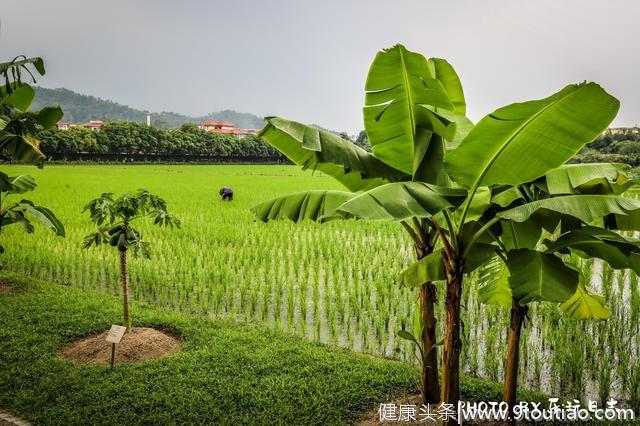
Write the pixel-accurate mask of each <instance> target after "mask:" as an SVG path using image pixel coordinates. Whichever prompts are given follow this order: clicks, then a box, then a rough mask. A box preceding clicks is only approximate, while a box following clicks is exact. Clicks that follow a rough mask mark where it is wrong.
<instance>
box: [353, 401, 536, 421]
mask: <svg viewBox="0 0 640 426" xmlns="http://www.w3.org/2000/svg"><path fill="white" fill-rule="evenodd" d="M380 404H387V405H392V406H393V405H395V418H396V419H401V420H400V421H390V420H387V419H389V418H394V417H393V415H389V414H391V413H389V412H387V415H389V416H388V417H386V416H384V415H383V418H385V417H386V418H385V420H383V421H381V420H380V417H381V416H380V409H381V407H380V405H377V406H375V407H372V408H371V409H370V410H369V411H368V412H367V413H366V414H365V415H364V416H363V417H362V418H360V420H358V421H357V422H355V424H354V425H355V426H381V425H385V426H386V425H389V426H391V425H424V426H428V425H438V424H440V421H439V419H438V410H439V407H438V404H430V406H429V413H431V414H433V416H434V417H430V416H426V415H425V414H424V412H421V411H420V407H421V406H422V398H421V397H420V394H417V395H407V396H405V397H403V398H399V399H396V400H393V401H381V402H380ZM401 405H405V406H406V405H411V406H415V420H407V418H408V416H407V415H408V414H413V413H412V412H411V411H407V410H401V408H400V406H401ZM387 411H388V409H387ZM392 411H393V410H392ZM401 411H404V412H403V413H401ZM454 423H455V424H457V422H454ZM463 424H465V425H483V426H502V425H517V426H520V425H525V424H526V423H523V422H520V421H518V422H515V423H509V422H506V421H491V420H484V421H474V420H464V421H463Z"/></svg>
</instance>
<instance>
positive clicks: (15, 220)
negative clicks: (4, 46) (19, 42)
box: [0, 56, 65, 253]
mask: <svg viewBox="0 0 640 426" xmlns="http://www.w3.org/2000/svg"><path fill="white" fill-rule="evenodd" d="M31 69H33V70H35V71H37V73H39V74H40V75H44V73H45V69H44V62H43V61H42V59H41V58H26V57H25V56H18V57H16V58H14V59H13V60H11V61H9V62H3V63H0V78H1V79H3V80H4V82H5V84H4V85H3V86H0V157H2V158H3V159H5V160H9V161H11V160H13V161H18V162H24V163H31V164H38V165H39V166H40V167H41V166H42V163H43V161H44V158H45V157H44V155H43V154H42V152H41V151H40V150H39V149H38V147H39V141H38V140H37V139H36V138H35V135H36V134H37V133H38V132H39V131H40V130H42V129H47V128H49V127H52V126H53V125H55V123H56V121H57V120H59V119H60V117H61V116H62V111H61V110H60V107H44V108H42V109H41V110H39V111H35V112H34V111H31V110H30V107H31V104H32V103H33V100H34V97H35V91H34V90H33V88H32V87H31V86H29V84H27V83H26V82H24V79H23V74H24V73H27V74H28V75H29V76H30V77H31V79H32V80H33V81H34V82H35V77H34V76H33V73H32V71H31ZM36 186H37V185H36V183H35V180H34V179H33V178H32V177H31V176H27V175H22V176H17V177H10V176H8V175H6V174H5V173H3V172H0V231H2V229H3V228H4V227H6V226H8V225H13V224H19V225H21V227H22V229H23V230H24V231H25V232H27V233H32V232H33V231H34V230H35V228H34V226H33V224H32V221H33V220H35V221H37V222H40V223H41V224H42V225H44V226H45V227H47V228H49V229H51V230H52V231H53V232H54V233H55V234H56V235H59V236H64V235H65V230H64V226H63V225H62V223H61V222H60V221H59V220H58V219H57V218H56V216H55V215H54V214H53V212H52V211H51V210H49V209H47V208H46V207H42V206H40V205H37V204H35V203H34V202H32V201H30V200H26V199H20V200H16V199H15V197H13V195H18V194H24V193H26V192H29V191H33V190H34V189H35V188H36ZM0 253H4V247H2V246H0Z"/></svg>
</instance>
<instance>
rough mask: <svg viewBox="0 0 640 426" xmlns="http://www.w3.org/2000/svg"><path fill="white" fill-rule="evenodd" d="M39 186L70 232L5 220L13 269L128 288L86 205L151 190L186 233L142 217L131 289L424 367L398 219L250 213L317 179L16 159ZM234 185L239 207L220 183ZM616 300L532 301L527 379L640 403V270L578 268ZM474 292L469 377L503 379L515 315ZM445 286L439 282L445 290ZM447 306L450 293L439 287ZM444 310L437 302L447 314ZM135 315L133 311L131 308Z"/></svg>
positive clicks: (467, 294) (467, 326)
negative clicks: (571, 309) (598, 303)
mask: <svg viewBox="0 0 640 426" xmlns="http://www.w3.org/2000/svg"><path fill="white" fill-rule="evenodd" d="M4 170H5V171H6V173H8V174H10V175H17V174H30V175H32V176H34V177H35V178H36V180H37V182H38V184H39V187H38V189H37V190H36V191H35V192H33V193H30V194H29V196H30V197H29V198H30V199H33V200H34V201H37V202H38V203H40V204H42V205H44V206H47V207H49V208H51V209H52V210H53V211H55V212H56V214H57V215H58V217H59V218H60V219H61V220H62V222H63V223H64V224H65V227H66V229H67V237H66V238H60V237H56V236H54V235H53V233H50V232H49V231H48V230H45V229H43V228H42V227H39V226H37V230H36V233H35V234H34V235H30V236H25V234H24V233H23V231H22V230H21V229H20V228H19V227H9V228H6V230H4V231H3V233H2V236H1V237H0V239H1V240H2V245H3V246H5V248H6V250H7V251H6V253H5V254H4V255H2V257H0V262H1V264H2V267H3V268H4V269H5V270H9V271H12V272H16V273H19V274H23V275H26V276H31V277H34V278H39V279H44V280H48V281H52V282H57V283H60V284H67V285H71V286H75V287H81V288H87V289H92V290H97V291H100V292H104V293H108V294H114V295H117V294H119V290H120V288H119V281H118V258H117V256H118V253H117V251H116V250H114V249H113V248H112V247H109V246H106V247H100V248H92V249H91V250H84V249H82V238H83V236H84V235H86V234H88V233H89V232H91V231H92V230H93V227H92V224H91V222H90V221H89V218H88V216H87V214H86V213H85V214H82V213H81V212H82V209H83V206H84V205H85V204H86V203H87V202H88V201H89V200H90V199H92V198H94V197H96V196H98V195H100V194H101V193H103V192H115V193H120V192H123V191H134V190H136V189H138V188H146V189H148V190H150V191H151V192H153V193H156V194H158V195H160V196H161V197H163V198H164V199H165V200H167V202H168V204H169V208H170V211H172V212H174V213H175V214H176V215H177V216H178V217H179V218H180V219H181V220H182V221H183V227H182V229H180V230H175V229H174V230H167V229H164V228H157V227H154V226H151V224H147V225H144V224H142V225H140V229H141V231H142V232H143V233H144V234H145V239H146V240H147V241H149V242H150V243H151V244H152V258H151V260H143V259H132V260H131V262H130V275H131V284H130V285H131V288H130V292H131V293H132V297H133V298H134V299H136V300H139V301H143V302H147V303H149V304H152V305H159V306H165V307H170V308H172V309H175V310H178V311H188V312H198V313H206V314H210V315H211V316H215V317H223V318H228V319H233V320H237V321H241V322H248V323H260V324H266V325H268V326H270V327H272V328H274V329H278V330H280V331H283V332H285V333H288V334H291V335H296V336H300V337H302V338H305V339H309V340H312V341H319V342H322V343H326V344H329V345H335V346H339V347H343V348H346V349H350V350H354V351H358V352H364V353H369V354H374V355H382V356H387V357H392V358H396V359H401V360H405V361H407V362H414V355H413V352H412V351H413V348H412V346H410V345H409V344H408V343H407V342H406V341H403V340H400V339H398V338H397V337H396V334H397V332H398V331H399V330H401V329H409V330H411V329H412V328H413V318H414V315H413V313H414V310H415V308H416V299H417V291H416V290H411V289H407V288H402V287H400V286H399V285H398V284H397V283H396V279H395V277H396V276H397V274H398V273H399V272H400V271H401V270H402V269H403V268H404V267H406V266H407V265H408V264H409V263H410V262H411V260H412V258H413V256H414V254H413V251H412V247H411V244H410V242H409V239H408V238H407V237H406V236H405V234H404V232H403V231H402V228H401V227H400V226H399V225H398V224H395V223H382V222H378V223H366V222H359V221H353V220H351V221H345V222H331V223H328V224H323V225H319V224H316V223H311V222H309V223H304V224H298V225H296V224H292V223H289V222H274V223H267V224H264V223H262V222H256V221H255V220H254V218H253V216H252V214H251V212H250V211H249V208H250V207H252V206H253V205H255V204H257V203H260V202H262V201H265V200H267V199H270V198H273V197H276V196H279V195H283V194H287V193H291V192H295V191H303V190H308V189H339V188H340V187H339V184H337V183H335V182H334V181H333V180H331V179H330V178H328V177H326V176H323V175H321V174H318V173H315V174H314V173H311V172H303V171H300V170H299V169H298V168H296V167H294V166H266V165H233V166H231V165H211V166H204V165H198V166H171V165H126V166H125V165H88V166H84V165H48V166H47V167H45V168H44V169H42V170H38V169H36V168H34V167H26V166H9V167H5V168H4ZM222 186H231V187H232V188H233V189H234V192H235V196H234V201H233V202H223V201H221V200H220V199H219V196H218V194H217V190H218V188H220V187H222ZM581 265H582V267H583V270H584V271H585V273H586V275H587V277H588V279H589V280H590V281H591V283H592V288H593V289H594V290H599V291H600V292H601V293H602V294H604V295H605V296H606V298H607V300H608V301H609V306H610V308H611V310H612V314H611V318H610V319H609V320H608V321H601V322H577V321H574V320H570V319H568V318H566V317H565V316H564V315H563V314H562V312H561V311H560V310H559V309H558V308H557V306H556V305H553V304H533V305H532V309H531V310H530V313H529V318H528V320H527V321H526V325H525V331H524V333H523V342H522V354H521V358H522V363H521V364H522V373H521V374H522V377H523V382H524V385H525V386H524V387H526V388H529V389H532V390H541V391H543V392H546V393H548V394H550V395H558V396H570V397H575V398H580V399H583V400H585V399H597V400H600V401H602V400H605V399H607V398H608V397H610V396H613V397H615V398H617V399H621V400H625V401H629V402H630V403H631V405H632V406H634V407H636V408H639V406H640V354H639V353H638V347H639V346H640V345H639V343H640V332H639V319H640V289H639V284H640V283H639V282H638V277H636V276H635V275H634V274H633V273H630V272H627V271H613V270H612V269H610V268H609V267H608V266H607V265H603V264H602V263H600V262H598V261H595V262H582V263H581ZM468 282H469V285H467V286H466V288H465V289H464V300H463V306H464V310H463V320H464V333H465V335H466V336H480V338H479V339H476V338H475V337H474V339H473V341H474V342H481V344H479V345H465V346H464V348H463V352H464V353H463V359H462V366H463V369H464V371H465V372H466V373H468V374H471V375H476V376H479V377H486V378H489V379H493V380H501V379H502V376H503V360H504V357H505V353H506V346H507V344H506V334H507V328H508V318H509V312H508V311H507V310H503V309H500V308H497V307H492V306H484V305H482V304H480V303H479V302H478V301H477V297H476V296H477V286H476V284H475V283H474V280H473V279H472V280H470V281H468ZM440 290H442V289H440ZM440 300H444V297H443V295H442V293H441V297H440ZM442 308H443V307H442V304H439V306H438V309H440V310H442ZM132 315H133V316H134V318H135V315H136V312H135V310H134V311H133V312H132Z"/></svg>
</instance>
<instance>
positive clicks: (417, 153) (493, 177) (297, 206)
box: [255, 46, 640, 404]
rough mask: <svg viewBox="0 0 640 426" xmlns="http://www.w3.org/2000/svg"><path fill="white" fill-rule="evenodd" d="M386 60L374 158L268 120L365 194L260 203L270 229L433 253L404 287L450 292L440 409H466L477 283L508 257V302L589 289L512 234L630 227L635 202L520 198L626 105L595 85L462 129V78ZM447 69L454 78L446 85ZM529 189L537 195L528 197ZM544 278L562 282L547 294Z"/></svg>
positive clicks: (274, 130) (368, 112)
mask: <svg viewBox="0 0 640 426" xmlns="http://www.w3.org/2000/svg"><path fill="white" fill-rule="evenodd" d="M394 49H395V50H396V51H395V52H394ZM392 52H393V53H392ZM394 55H395V58H394ZM376 62H378V64H379V65H381V67H380V69H381V71H380V72H379V73H375V72H374V73H372V72H371V71H370V74H369V77H368V79H367V85H366V89H367V97H366V102H365V103H366V105H365V108H364V122H365V129H366V130H367V134H368V136H369V140H370V143H371V146H372V154H371V155H370V156H366V155H361V153H359V152H357V151H356V154H352V153H350V152H348V151H347V150H346V149H342V147H341V148H335V144H334V145H329V144H326V143H324V144H323V143H322V140H323V139H325V140H326V139H328V137H327V136H326V135H323V134H322V133H319V132H318V131H317V130H316V129H313V128H311V127H306V126H303V125H301V124H299V123H293V122H288V121H286V120H282V119H280V118H274V117H270V118H269V119H268V123H267V125H266V127H265V128H264V129H263V130H262V132H261V135H262V137H263V138H264V139H265V140H266V141H267V142H269V143H271V144H272V145H273V146H274V147H276V148H277V149H279V150H280V151H281V152H283V154H285V155H287V156H288V157H289V158H291V159H292V160H293V161H294V162H295V163H296V164H300V165H302V166H303V167H307V168H315V169H319V170H321V171H323V172H325V173H327V174H329V175H331V176H334V177H336V178H337V179H338V180H341V181H342V182H343V183H345V182H346V183H345V184H346V185H347V187H348V188H349V186H348V184H349V183H353V182H357V183H358V187H357V188H349V189H351V190H360V191H364V192H361V193H358V194H350V193H339V194H333V193H330V192H327V191H322V192H310V193H298V194H294V195H291V196H284V197H280V198H278V199H276V200H273V201H271V202H267V203H264V204H262V205H260V206H258V207H257V208H256V209H255V212H256V213H257V215H258V217H259V218H260V219H262V220H269V219H275V218H279V217H285V218H289V219H292V220H296V221H297V220H302V219H305V218H310V219H315V220H319V221H324V220H328V219H331V218H336V217H338V218H352V217H355V218H359V219H364V220H395V221H397V222H400V223H401V224H403V226H404V227H405V229H407V231H408V232H409V233H410V234H411V235H412V236H414V235H415V238H416V239H419V241H420V240H421V241H422V242H424V241H430V242H431V241H433V245H431V247H430V248H431V252H430V253H428V254H426V255H425V256H424V257H422V258H420V259H419V260H418V261H417V262H416V263H414V264H413V265H411V266H410V267H409V268H408V269H407V270H406V271H404V272H403V274H401V276H400V279H399V281H400V282H401V283H403V284H405V285H410V286H416V287H420V286H423V285H424V284H425V283H432V282H438V281H443V282H444V283H445V284H444V285H445V286H446V300H445V335H444V339H443V351H442V374H441V376H442V385H441V392H440V400H441V401H443V402H446V403H450V404H456V403H457V402H458V400H459V395H460V389H459V376H460V353H461V348H462V339H461V336H460V327H461V320H460V308H461V306H460V303H461V293H462V288H463V284H464V281H465V279H466V277H468V275H469V274H470V273H471V272H473V271H474V270H475V269H477V268H478V267H480V266H482V265H483V264H486V263H487V262H490V261H491V259H492V258H494V256H499V258H500V259H501V260H502V261H503V262H505V263H506V264H507V265H509V266H511V271H512V273H511V278H510V279H509V280H510V281H509V282H510V288H511V291H512V292H513V294H514V295H515V296H516V297H517V298H518V299H519V300H520V301H523V302H524V303H526V302H528V301H533V300H544V299H545V298H546V297H547V296H548V295H550V296H549V297H548V298H549V299H551V300H553V301H554V302H558V303H560V302H562V303H564V302H566V301H567V300H569V299H570V298H571V297H572V296H573V295H575V294H576V292H577V291H578V288H579V282H580V277H579V274H578V273H577V271H576V270H575V269H574V268H573V267H572V266H571V265H567V264H565V262H564V260H563V257H562V253H558V252H546V251H541V250H537V249H536V247H535V246H533V245H532V246H531V247H520V246H518V248H517V249H516V248H515V247H512V248H509V247H508V245H509V243H508V241H509V240H510V239H511V240H513V238H514V237H513V232H511V233H509V232H508V230H510V229H515V228H519V229H520V228H521V231H522V232H524V235H525V236H527V240H528V241H534V242H537V239H538V238H539V236H540V235H541V232H542V230H543V229H546V230H547V231H549V232H552V231H554V230H555V229H556V228H560V229H561V230H562V231H563V232H564V231H569V230H578V229H581V227H584V226H596V224H595V223H594V222H597V221H599V222H602V220H603V218H605V223H612V222H615V223H621V224H622V223H623V222H624V221H625V220H626V221H627V222H633V220H632V219H630V218H633V217H634V215H635V214H636V212H637V211H639V210H640V202H639V201H636V200H630V199H626V198H623V197H620V196H619V195H618V193H616V194H614V195H610V194H606V195H603V194H590V193H577V194H575V193H569V194H559V195H557V196H553V197H547V198H545V197H540V198H541V199H538V198H536V197H532V196H526V197H525V196H523V194H522V193H523V192H524V194H527V191H529V192H532V191H533V192H535V191H538V192H540V191H542V190H543V189H544V188H540V187H542V186H543V185H542V183H539V182H536V181H537V180H539V179H542V178H543V177H544V176H545V175H547V173H549V172H551V171H552V170H554V169H556V168H558V167H562V166H563V165H564V164H565V163H566V162H567V161H568V160H569V159H570V158H571V157H572V156H573V155H575V154H576V153H577V152H578V151H579V150H580V149H581V148H582V147H583V146H584V145H585V144H587V143H589V142H591V141H592V140H594V139H595V138H596V137H597V136H598V135H599V134H600V133H601V132H602V131H604V130H605V129H606V128H607V126H608V125H609V123H610V122H611V121H612V120H613V118H614V117H615V115H616V113H617V111H618V108H619V102H618V101H617V99H615V98H614V97H612V96H611V95H609V94H608V93H606V92H605V91H604V90H603V89H602V88H601V87H600V86H598V85H597V84H595V83H586V82H585V83H581V84H573V85H569V86H567V87H565V88H564V89H562V90H560V91H559V92H557V93H555V94H554V95H552V96H550V97H547V98H544V99H540V100H535V101H529V102H524V103H516V104H511V105H508V106H505V107H503V108H499V109H498V110H496V111H494V112H493V113H491V114H489V115H487V116H486V117H485V118H483V119H482V120H480V122H478V123H477V124H476V125H473V124H472V123H471V122H470V121H469V120H468V119H466V118H465V117H464V109H463V108H462V107H461V106H462V105H464V104H463V100H464V98H463V96H462V88H461V85H459V80H458V79H457V76H456V77H455V81H456V82H457V84H452V79H451V76H452V75H455V74H454V73H453V72H452V69H451V68H450V66H448V64H446V62H444V61H440V60H438V61H432V60H427V59H425V58H424V57H422V56H421V55H419V54H414V53H412V54H409V52H408V51H406V49H404V48H402V47H398V46H397V47H395V48H393V49H389V50H385V51H383V52H381V53H380V54H379V55H378V56H377V57H376V61H374V65H375V64H376ZM444 64H446V66H445V65H444ZM373 69H374V66H372V70H373ZM438 70H448V72H443V73H441V74H440V76H441V78H440V79H438V78H436V77H437V76H438ZM407 88H409V89H408V90H407ZM292 147H293V148H292ZM349 149H350V151H351V152H353V151H354V150H355V148H352V147H349ZM381 163H382V164H383V165H381ZM590 167H596V168H597V167H600V166H598V165H595V166H590ZM389 168H391V169H392V170H393V171H396V172H398V173H400V176H398V173H396V172H393V176H390V175H386V176H388V177H387V178H384V176H385V175H383V170H386V171H387V172H388V170H389ZM592 174H593V171H592ZM380 178H383V179H382V181H378V182H376V183H375V185H374V184H371V181H372V180H374V179H380ZM365 182H367V183H369V184H365ZM532 182H536V183H537V186H536V185H533V184H531V185H527V184H528V183H532ZM554 183H558V184H559V182H554ZM596 186H597V185H596ZM425 228H428V231H427V232H425ZM503 229H507V232H503ZM599 229H604V228H602V227H601V226H600V227H599ZM431 233H432V234H431ZM529 234H531V236H530V235H529ZM430 235H434V237H435V238H433V239H431V238H429V236H430ZM513 270H515V271H516V272H517V273H514V272H513ZM542 278H544V279H547V278H549V279H550V280H552V281H550V282H549V285H550V288H549V290H550V292H549V294H548V295H547V292H546V290H544V291H543V289H542V287H541V283H543V282H545V280H543V279H542ZM407 337H408V336H407ZM434 342H435V341H434ZM423 347H425V348H430V347H432V346H431V345H425V346H423Z"/></svg>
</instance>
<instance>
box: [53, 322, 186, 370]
mask: <svg viewBox="0 0 640 426" xmlns="http://www.w3.org/2000/svg"><path fill="white" fill-rule="evenodd" d="M107 333H108V330H107V331H104V332H102V333H100V334H94V335H91V336H87V337H82V338H80V339H77V340H74V341H73V342H70V343H68V344H66V345H65V346H63V347H62V348H61V349H60V352H59V353H60V356H61V357H63V358H66V359H69V360H71V361H73V362H75V363H78V364H105V365H106V364H110V363H111V343H108V342H107V341H106V340H105V339H106V337H107ZM181 346H182V342H181V341H180V338H179V336H177V335H176V334H174V333H171V332H169V331H164V330H156V329H154V328H146V327H135V328H133V329H132V330H131V332H129V333H125V335H124V337H123V338H122V340H121V341H120V343H119V344H118V345H117V346H116V364H118V363H132V362H141V361H147V360H150V359H153V358H159V357H162V356H166V355H171V354H174V353H176V352H178V351H179V350H180V348H181Z"/></svg>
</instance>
